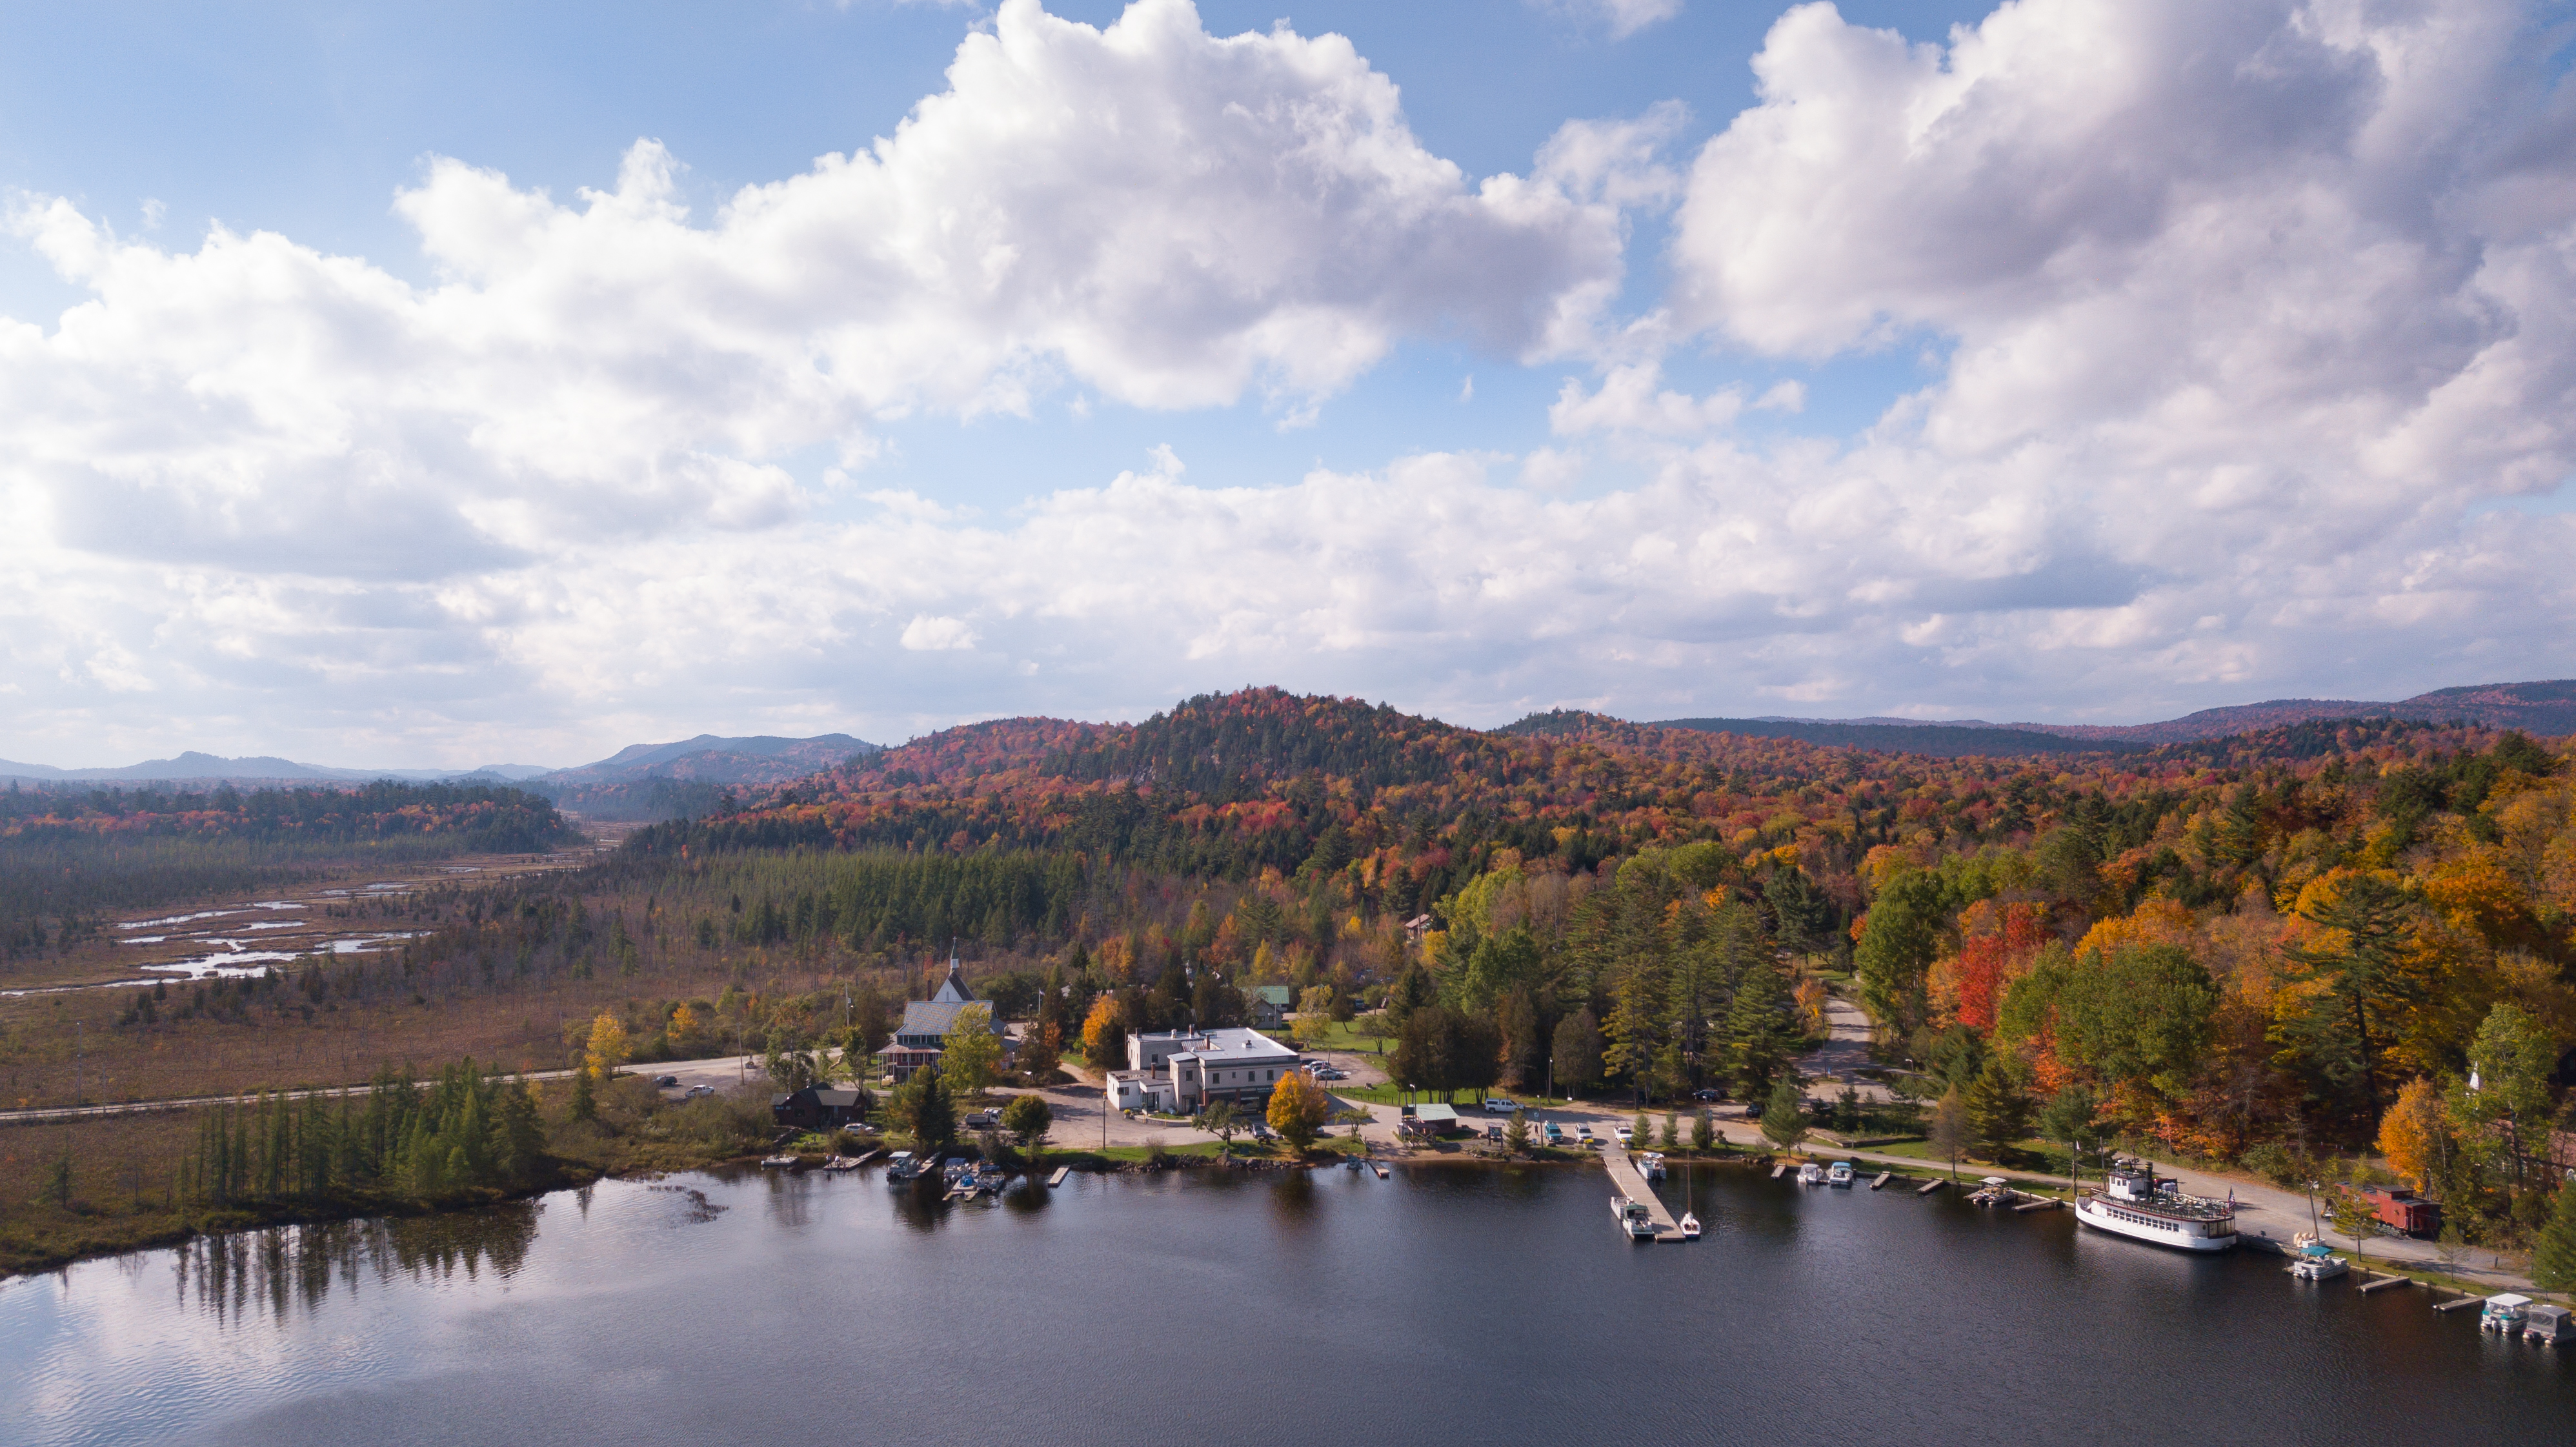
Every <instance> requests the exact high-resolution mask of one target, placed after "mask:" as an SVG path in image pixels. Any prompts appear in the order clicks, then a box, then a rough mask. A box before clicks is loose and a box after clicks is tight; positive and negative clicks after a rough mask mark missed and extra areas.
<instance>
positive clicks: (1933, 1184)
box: [1914, 1177, 1950, 1196]
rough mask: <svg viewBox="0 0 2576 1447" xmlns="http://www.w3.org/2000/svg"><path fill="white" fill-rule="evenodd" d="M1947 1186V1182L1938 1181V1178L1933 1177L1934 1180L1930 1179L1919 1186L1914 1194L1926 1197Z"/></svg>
mask: <svg viewBox="0 0 2576 1447" xmlns="http://www.w3.org/2000/svg"><path fill="white" fill-rule="evenodd" d="M1948 1184H1950V1183H1949V1182H1948V1181H1944V1180H1941V1179H1939V1178H1938V1177H1935V1178H1934V1179H1932V1180H1929V1181H1925V1182H1924V1183H1923V1184H1922V1185H1921V1186H1919V1187H1917V1188H1915V1192H1914V1194H1916V1195H1918V1196H1928V1195H1931V1194H1932V1193H1933V1192H1934V1191H1937V1190H1939V1189H1941V1188H1942V1187H1943V1186H1946V1185H1948Z"/></svg>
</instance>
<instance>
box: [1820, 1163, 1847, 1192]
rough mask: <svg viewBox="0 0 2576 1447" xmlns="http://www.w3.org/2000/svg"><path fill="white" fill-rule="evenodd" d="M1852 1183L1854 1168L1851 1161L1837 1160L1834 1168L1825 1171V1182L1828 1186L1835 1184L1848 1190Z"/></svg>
mask: <svg viewBox="0 0 2576 1447" xmlns="http://www.w3.org/2000/svg"><path fill="white" fill-rule="evenodd" d="M1851 1183H1852V1168H1851V1162H1849V1161H1836V1162H1834V1168H1833V1169H1832V1170H1830V1171H1827V1172H1825V1184H1826V1185H1828V1186H1834V1187H1838V1188H1840V1189H1842V1190H1846V1191H1848V1190H1850V1189H1851Z"/></svg>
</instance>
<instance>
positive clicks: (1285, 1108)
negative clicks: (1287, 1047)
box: [1270, 1070, 1333, 1152]
mask: <svg viewBox="0 0 2576 1447" xmlns="http://www.w3.org/2000/svg"><path fill="white" fill-rule="evenodd" d="M1332 1113H1333V1103H1332V1101H1331V1100H1330V1099H1328V1098H1327V1097H1326V1096H1325V1095H1324V1087H1322V1086H1320V1085H1317V1084H1316V1083H1315V1082H1314V1081H1313V1080H1312V1079H1310V1078H1309V1077H1308V1076H1307V1074H1306V1072H1304V1071H1302V1070H1291V1071H1289V1072H1288V1073H1287V1075H1286V1076H1285V1077H1284V1078H1282V1079H1281V1080H1280V1082H1279V1084H1278V1086H1277V1087H1276V1088H1274V1089H1273V1090H1272V1091H1271V1092H1270V1128H1271V1129H1272V1130H1275V1131H1277V1132H1279V1136H1280V1139H1282V1140H1285V1141H1286V1142H1288V1144H1289V1145H1291V1146H1293V1147H1295V1148H1296V1149H1297V1150H1298V1151H1300V1152H1303V1151H1304V1150H1305V1149H1306V1148H1307V1147H1308V1146H1311V1145H1313V1144H1314V1143H1315V1133H1316V1132H1317V1131H1320V1130H1322V1129H1323V1128H1324V1118H1325V1117H1326V1116H1329V1115H1331V1114H1332Z"/></svg>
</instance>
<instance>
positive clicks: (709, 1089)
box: [686, 1085, 716, 1100]
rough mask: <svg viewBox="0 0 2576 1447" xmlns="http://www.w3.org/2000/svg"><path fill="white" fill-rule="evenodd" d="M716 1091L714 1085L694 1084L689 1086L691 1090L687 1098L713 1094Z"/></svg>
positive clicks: (692, 1098) (693, 1098) (691, 1098)
mask: <svg viewBox="0 0 2576 1447" xmlns="http://www.w3.org/2000/svg"><path fill="white" fill-rule="evenodd" d="M715 1093H716V1088H715V1087H714V1086H712V1085H692V1086H690V1087H689V1092H688V1095H687V1096H686V1098H687V1099H689V1100H695V1099H697V1098H698V1097H699V1096H701V1095H713V1094H715Z"/></svg>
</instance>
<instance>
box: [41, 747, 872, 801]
mask: <svg viewBox="0 0 2576 1447" xmlns="http://www.w3.org/2000/svg"><path fill="white" fill-rule="evenodd" d="M876 751H877V745H875V744H872V743H868V742H866V741H864V740H861V739H856V738H852V737H851V736H850V735H848V734H822V735H819V736H817V737H815V738H810V739H787V738H777V737H773V736H770V735H761V736H757V737H753V738H719V737H717V736H716V735H714V734H700V735H698V736H697V737H696V738H693V739H684V740H682V741H680V742H679V743H673V744H634V745H631V746H629V747H627V748H623V749H620V750H618V751H617V752H616V753H614V754H612V755H610V756H609V757H607V758H605V759H601V760H600V761H599V762H597V763H594V764H583V765H580V766H578V767H576V768H570V769H550V768H547V767H545V766H544V765H542V764H484V765H481V766H479V767H476V768H472V769H342V768H334V767H331V766H330V765H327V764H304V763H298V762H296V761H295V760H293V759H280V758H271V757H266V756H259V757H252V758H238V759H227V758H220V757H218V756H216V755H214V754H203V753H197V752H194V751H191V752H188V753H183V754H181V755H179V756H178V757H177V758H174V759H151V760H147V761H145V762H143V763H140V764H127V765H125V766H123V767H121V768H104V769H58V768H55V767H53V766H52V765H50V764H19V763H12V762H10V761H9V760H6V759H0V780H7V779H23V780H30V781H41V782H45V783H93V782H94V783H119V784H144V783H153V784H166V783H201V782H202V783H213V782H218V781H226V780H229V781H233V782H237V783H263V784H293V783H364V782H365V781H367V780H369V779H403V780H409V781H413V782H423V783H426V782H430V781H435V780H454V781H475V780H482V781H486V782H492V783H511V784H526V785H529V786H531V787H534V788H536V789H537V790H538V791H539V792H541V793H552V792H555V789H556V788H557V787H562V786H572V787H596V786H600V785H610V784H631V783H641V782H643V781H645V780H649V779H674V780H685V781H688V782H692V783H702V784H778V783H785V782H787V781H788V780H790V779H801V778H803V777H804V776H806V775H807V774H811V773H814V772H815V771H817V770H819V769H827V768H830V767H831V766H833V765H834V764H838V763H842V762H844V761H846V760H847V759H849V758H851V757H852V756H853V755H859V754H869V753H874V752H876ZM550 786H551V787H550Z"/></svg>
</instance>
